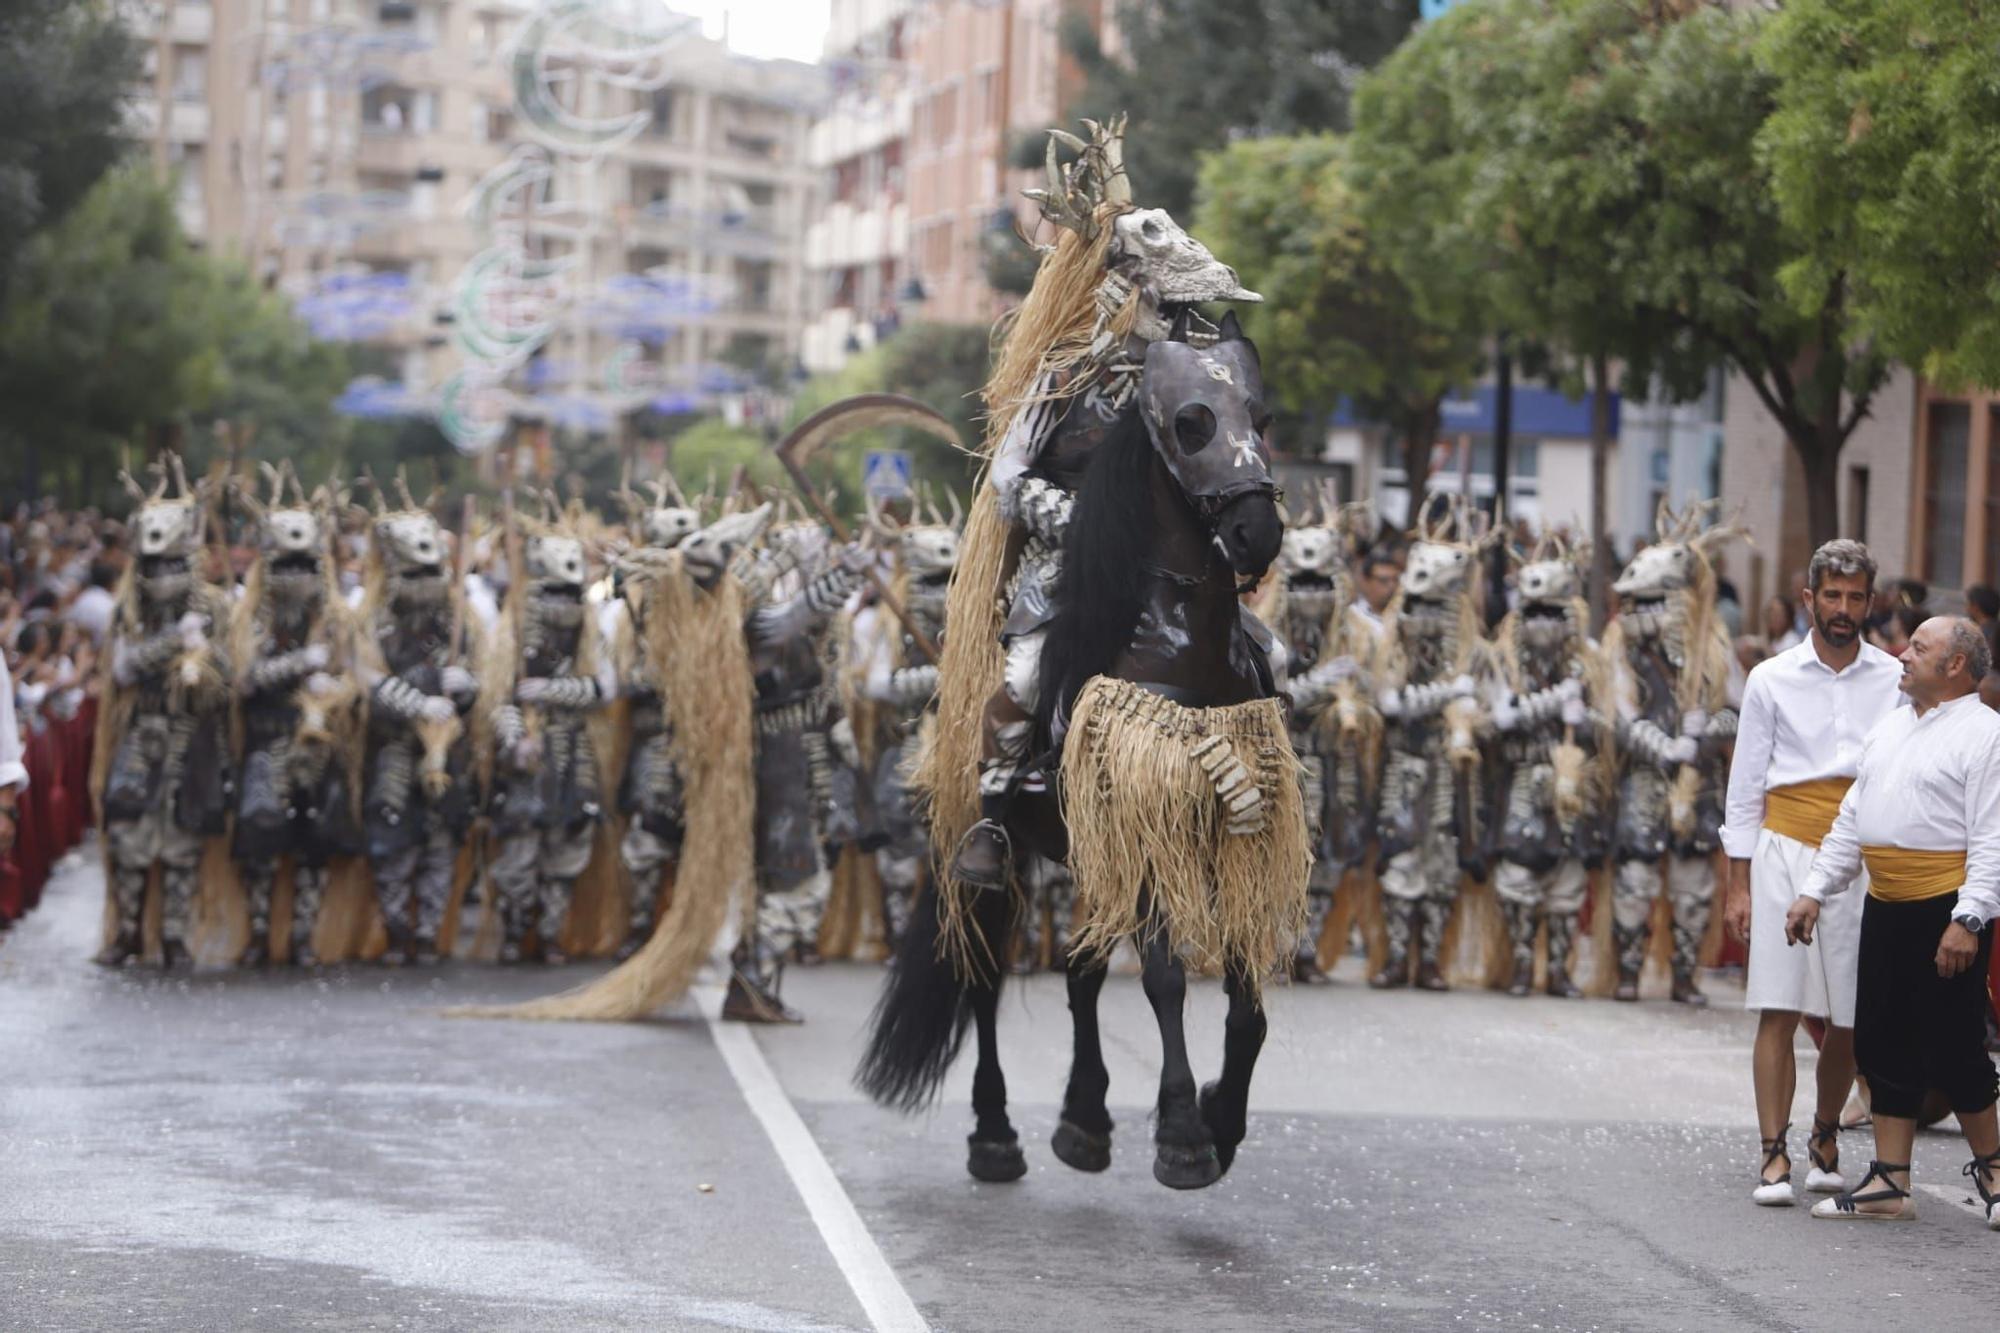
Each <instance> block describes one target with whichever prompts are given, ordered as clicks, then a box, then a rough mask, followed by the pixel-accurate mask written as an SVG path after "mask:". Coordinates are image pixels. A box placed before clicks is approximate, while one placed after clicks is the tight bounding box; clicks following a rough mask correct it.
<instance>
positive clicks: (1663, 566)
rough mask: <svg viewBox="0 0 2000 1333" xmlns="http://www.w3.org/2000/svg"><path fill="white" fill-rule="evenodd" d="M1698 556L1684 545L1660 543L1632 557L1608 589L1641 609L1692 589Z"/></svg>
mask: <svg viewBox="0 0 2000 1333" xmlns="http://www.w3.org/2000/svg"><path fill="white" fill-rule="evenodd" d="M1698 563H1699V561H1698V557H1697V556H1696V554H1695V552H1694V549H1693V548H1692V547H1691V546H1689V545H1688V544H1687V543H1685V542H1661V543H1659V544H1658V545H1656V546H1648V547H1647V548H1646V549H1645V550H1643V551H1641V552H1639V553H1638V554H1637V555H1635V556H1633V557H1632V563H1630V564H1628V565H1627V566H1625V572H1624V573H1622V574H1620V575H1619V576H1618V581H1617V582H1616V583H1614V584H1612V585H1611V590H1612V591H1613V592H1615V593H1617V594H1618V596H1619V597H1620V598H1622V599H1624V600H1625V601H1626V602H1627V603H1629V604H1631V605H1634V606H1642V605H1645V604H1647V603H1649V602H1660V601H1664V600H1665V599H1666V598H1667V597H1668V595H1670V594H1672V593H1676V592H1681V591H1683V590H1684V589H1687V588H1690V587H1692V586H1694V581H1695V577H1696V572H1697V569H1698Z"/></svg>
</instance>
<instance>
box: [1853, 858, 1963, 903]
mask: <svg viewBox="0 0 2000 1333" xmlns="http://www.w3.org/2000/svg"><path fill="white" fill-rule="evenodd" d="M1861 860H1862V862H1863V864H1865V865H1866V866H1867V867H1868V893H1869V896H1870V897H1874V898H1880V899H1881V900H1882V901H1883V902H1888V903H1914V902H1921V901H1923V900H1924V899H1926V898H1942V897H1943V896H1944V895H1945V894H1947V893H1957V892H1958V890H1959V888H1960V887H1961V886H1962V885H1963V884H1964V883H1965V853H1964V852H1920V851H1912V850H1911V849H1909V848H1908V847H1863V848H1862V849H1861Z"/></svg>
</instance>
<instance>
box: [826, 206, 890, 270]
mask: <svg viewBox="0 0 2000 1333" xmlns="http://www.w3.org/2000/svg"><path fill="white" fill-rule="evenodd" d="M909 230H910V228H909V210H908V209H907V208H906V207H905V206H904V205H903V204H902V203H901V202H900V201H898V202H896V203H892V204H886V205H883V204H876V205H872V206H857V205H856V204H852V203H844V204H843V203H836V204H831V205H829V206H828V207H827V209H826V212H825V213H824V214H822V215H821V216H820V218H819V219H818V220H817V221H815V222H814V223H813V224H812V226H810V227H809V228H807V230H806V267H807V268H812V269H829V268H846V267H848V266H849V265H851V264H874V263H879V262H881V261H882V260H884V259H896V258H900V257H901V256H902V255H904V254H905V253H907V251H908V249H909Z"/></svg>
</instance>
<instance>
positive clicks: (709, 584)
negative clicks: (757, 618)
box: [680, 501, 771, 588]
mask: <svg viewBox="0 0 2000 1333" xmlns="http://www.w3.org/2000/svg"><path fill="white" fill-rule="evenodd" d="M770 521H771V504H770V502H769V501H766V502H765V503H763V504H761V505H758V506H757V507H756V508H755V509H751V510H747V511H746V512H744V513H741V514H725V515H723V516H722V517H721V518H719V519H717V520H715V522H713V523H711V524H709V525H708V526H707V527H705V528H703V529H702V530H701V531H699V532H697V533H695V534H694V535H693V536H692V537H689V538H688V539H687V540H686V541H684V542H682V543H681V547H680V550H681V559H682V561H683V562H684V564H685V565H686V568H687V572H688V574H689V576H690V577H691V578H693V579H694V581H695V582H696V583H697V584H698V585H700V586H701V587H703V588H713V587H714V586H715V585H716V584H717V583H719V582H721V580H722V575H723V573H724V572H725V571H726V570H727V569H728V568H729V565H730V562H731V561H733V560H735V559H736V557H737V555H738V554H740V553H741V552H742V550H743V548H744V547H746V546H748V545H750V543H752V542H754V541H756V540H757V538H758V536H759V535H760V534H761V533H762V532H763V531H764V526H765V524H767V523H769V522H770Z"/></svg>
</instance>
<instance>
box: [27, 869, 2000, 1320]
mask: <svg viewBox="0 0 2000 1333" xmlns="http://www.w3.org/2000/svg"><path fill="white" fill-rule="evenodd" d="M100 892H101V890H100V882H99V880H98V877H97V873H96V870H95V868H94V866H93V865H89V864H83V865H79V866H77V867H74V868H72V869H71V870H69V871H68V872H67V873H65V874H64V875H63V876H61V877H60V878H59V879H58V880H57V881H56V882H55V883H54V884H53V885H52V886H51V889H50V893H49V898H48V900H47V901H46V902H45V904H44V905H43V907H42V908H41V910H40V911H39V912H37V913H36V914H35V915H33V916H31V917H30V918H29V919H28V920H27V921H25V922H24V923H22V924H21V925H20V926H19V927H17V928H16V929H15V931H14V932H13V933H12V935H10V936H8V937H6V938H5V940H4V941H3V942H0V1311H4V1315H0V1324H4V1325H5V1326H7V1327H18V1328H32V1329H50V1330H55V1329H98V1328H109V1327H120V1328H249V1329H281V1328H282V1329H295V1328H355V1329H376V1328H380V1329H399V1328H425V1329H434V1328H449V1329H550V1328H635V1329H637V1328H646V1329H659V1328H674V1329H679V1328H732V1329H772V1330H780V1329H782V1330H791V1329H821V1328H865V1327H868V1326H870V1324H871V1322H874V1323H878V1324H880V1325H882V1326H888V1327H898V1326H904V1323H910V1324H912V1325H913V1324H914V1322H915V1321H911V1320H909V1319H908V1316H909V1315H910V1314H911V1313H912V1312H914V1314H915V1315H916V1316H919V1317H920V1320H921V1321H922V1322H926V1323H928V1324H929V1325H930V1326H932V1327H935V1328H939V1329H962V1330H974V1329H979V1330H984V1329H1024V1330H1025V1329H1069V1328H1079V1327H1091V1326H1095V1327H1100V1328H1162V1329H1199V1330H1204V1331H1205V1333H1206V1331H1208V1330H1223V1329H1269V1328H1274V1327H1286V1328H1361V1329H1413V1330H1414V1329H1426V1330H1430V1329H1440V1328H1448V1327H1499V1328H1508V1329H1528V1328H1538V1329H1548V1330H1557V1329H1621V1330H1623V1329H1634V1330H1669V1329H1703V1330H1706V1329H1721V1328H1756V1329H1788V1328H1806V1327H1810V1328H1813V1329H1827V1330H1837V1329H1856V1330H1860V1329H1868V1330H1879V1329H1881V1328H1883V1327H1885V1326H1896V1325H1901V1326H1905V1327H1915V1328H1940V1329H1949V1328H1972V1327H1978V1326H1990V1324H1991V1322H1992V1320H1993V1318H1994V1314H1993V1311H1994V1308H1995V1290H1996V1281H1995V1279H1996V1277H1997V1276H2000V1236H1995V1235H1992V1234H1990V1233H1988V1232H1986V1231H1985V1230H1984V1229H1983V1228H1982V1227H1981V1226H1980V1224H1979V1221H1978V1219H1977V1217H1976V1215H1975V1214H1974V1213H1973V1212H1972V1211H1970V1210H1969V1209H1967V1208H1966V1207H1965V1206H1963V1205H1964V1201H1965V1199H1966V1192H1965V1190H1964V1189H1963V1188H1961V1186H1962V1185H1963V1184H1964V1182H1963V1180H1962V1179H1961V1177H1960V1175H1959V1168H1960V1166H1961V1165H1962V1163H1963V1161H1964V1158H1965V1156H1966V1153H1965V1151H1964V1146H1963V1144H1962V1142H1961V1141H1959V1140H1958V1139H1957V1137H1956V1135H1955V1134H1944V1133H1931V1134H1926V1135H1925V1136H1923V1138H1922V1140H1921V1141H1920V1143H1919V1146H1918V1154H1917V1175H1918V1179H1919V1180H1920V1181H1921V1182H1923V1183H1924V1184H1925V1185H1926V1186H1928V1187H1930V1188H1929V1189H1928V1191H1927V1192H1926V1193H1924V1194H1923V1195H1922V1196H1921V1206H1922V1217H1921V1218H1920V1220H1919V1221H1918V1222H1917V1223H1916V1224H1915V1225H1913V1226H1905V1227H1841V1226H1833V1225H1829V1224H1826V1223H1818V1222H1812V1221H1809V1220H1808V1218H1807V1216H1806V1214H1805V1211H1804V1210H1803V1209H1796V1210H1789V1211H1762V1210H1757V1209H1754V1208H1752V1207H1751V1206H1750V1204H1749V1203H1748V1200H1747V1187H1748V1184H1749V1182H1750V1176H1751V1171H1752V1169H1753V1167H1754V1163H1755V1155H1756V1154H1755V1142H1754V1138H1755V1136H1754V1131H1753V1129H1752V1128H1751V1126H1750V1122H1749V1114H1750V1111H1749V1069H1748V1055H1747V1047H1748V1041H1749V1035H1750V1027H1749V1023H1748V1021H1747V1019H1746V1017H1745V1016H1744V1015H1743V1014H1742V1013H1741V1012H1740V1010H1737V1009H1734V1008H1732V1007H1730V1005H1729V1004H1728V1003H1727V1002H1726V1000H1725V1002H1724V1003H1722V1004H1720V1005H1718V1007H1717V1008H1716V1009H1715V1010H1712V1011H1710V1012H1707V1013H1693V1012H1688V1011H1685V1010H1679V1009H1672V1008H1669V1007H1668V1006H1667V1005H1665V1004H1664V1003H1647V1004H1644V1005H1641V1006H1638V1007H1627V1006H1613V1005H1611V1004H1609V1003H1596V1002H1590V1003H1581V1002H1580V1003H1568V1004H1565V1003H1559V1002H1556V1001H1551V1000H1545V999H1535V1000H1530V1001H1510V1000H1508V999H1507V998H1505V997H1503V996H1495V995H1483V994H1481V995H1472V994H1454V995H1448V996H1431V995H1421V994H1407V993H1405V994H1393V995H1378V994H1375V993H1372V992H1369V991H1367V990H1366V989H1365V988H1363V987H1361V986H1360V985H1359V984H1358V983H1357V981H1356V979H1355V977H1354V976H1353V975H1352V974H1351V971H1350V969H1351V967H1352V964H1349V965H1348V966H1346V967H1343V969H1342V971H1341V984H1339V985H1336V986H1334V987H1331V988H1322V989H1315V990H1310V991H1303V990H1280V991H1277V992H1276V993H1274V994H1273V995H1272V997H1271V1002H1270V1007H1271V1025H1272V1036H1271V1041H1270V1044H1269V1046H1268V1047H1267V1048H1266V1054H1265V1057H1264V1060H1263V1063H1262V1064H1261V1066H1260V1067H1259V1070H1258V1078H1257V1085H1256V1088H1255V1090H1254V1093H1253V1098H1252V1117H1251V1125H1250V1138H1249V1140H1248V1142H1247V1143H1246V1144H1245V1145H1244V1147H1243V1150H1242V1153H1241V1155H1240V1157H1239V1158H1238V1162H1237V1165H1236V1168H1235V1170H1234V1171H1233V1172H1232V1173H1231V1174H1230V1176H1229V1177H1228V1178H1227V1179H1225V1180H1224V1181H1223V1182H1222V1183H1221V1184H1219V1185H1218V1186H1216V1187H1215V1188H1213V1189H1210V1190H1207V1191H1205V1192H1200V1193H1195V1194H1185V1195H1183V1194H1174V1193H1171V1192H1169V1191H1167V1190H1165V1189H1162V1188H1160V1187H1159V1186H1158V1185H1156V1184H1154V1182H1153V1180H1152V1177H1151V1174H1150V1164H1151V1152H1150V1143H1149V1130H1148V1126H1147V1111H1146V1108H1147V1107H1148V1105H1149V1104H1150V1101H1151V1097H1152V1089H1153V1085H1154V1078H1155V1076H1156V1069H1157V1039H1156V1037H1155V1034H1154V1028H1153V1024H1152V1021H1151V1018H1150V1015H1149V1014H1148V1012H1147V1010H1146V1007H1145V1001H1144V999H1143V997H1142V996H1141V994H1140V991H1139V987H1138V984H1137V981H1136V980H1135V979H1130V978H1116V979H1114V981H1113V983H1112V985H1111V986H1110V987H1109V988H1108V989H1107V992H1106V996H1105V1014H1106V1016H1105V1031H1106V1045H1107V1048H1108V1049H1107V1059H1108V1061H1109V1063H1110V1066H1111V1071H1112V1101H1113V1108H1114V1113H1115V1114H1117V1115H1118V1117H1119V1129H1118V1136H1117V1149H1116V1153H1117V1155H1116V1159H1115V1161H1114V1163H1113V1166H1112V1169H1111V1171H1110V1172H1109V1173H1107V1174H1106V1175H1104V1176H1101V1177H1086V1176H1081V1175H1078V1174H1075V1173H1073V1172H1071V1171H1069V1170H1068V1169H1067V1168H1066V1167H1064V1166H1062V1165H1061V1164H1060V1163H1058V1162H1057V1161H1056V1160H1055V1158H1054V1157H1053V1156H1052V1155H1051V1154H1050V1153H1049V1151H1048V1147H1047V1135H1048V1132H1049V1131H1050V1129H1051V1128H1052V1127H1053V1123H1054V1102H1055V1099H1056V1097H1057V1095H1058V1093H1059V1091H1060V1087H1061V1082H1062V1075H1063V1071H1064V1067H1065V1063H1066V1059H1067V1048H1068V1021H1067V1015H1066V1011H1065V1007H1064V1002H1063V994H1062V989H1061V985H1060V982H1059V980H1057V979H1054V978H1042V979H1037V980H1035V981H1034V982H1032V983H1031V984H1028V985H1026V986H1025V987H1021V988H1019V989H1017V990H1015V991H1014V992H1013V993H1012V994H1011V995H1010V996H1009V999H1008V1001H1007V1003H1006V1006H1005V1009H1004V1011H1003V1018H1002V1027H1003V1046H1004V1054H1005V1060H1006V1066H1007V1072H1008V1076H1009V1081H1010V1086H1011V1088H1012V1091H1013V1095H1014V1097H1015V1101H1016V1118H1017V1121H1018V1122H1019V1124H1020V1126H1021V1128H1022V1130H1023V1133H1024V1136H1025V1138H1026V1147H1027V1150H1028V1155H1029V1161H1030V1164H1031V1171H1030V1174H1029V1176H1028V1178H1027V1179H1026V1180H1024V1181H1021V1182H1019V1183H1018V1184H1014V1185H1008V1186H991V1185H979V1184H975V1183H973V1182H972V1181H971V1180H970V1179H969V1178H968V1177H967V1176H966V1175H965V1174H964V1168H963V1149H964V1134H965V1131H966V1130H967V1128H969V1114H968V1113H967V1111H966V1109H965V1108H966V1101H967V1097H968V1095H969V1092H968V1088H969V1081H970V1074H969V1068H962V1069H960V1070H959V1071H957V1072H956V1075H955V1078H954V1080H953V1083H952V1086H951V1088H950V1089H949V1090H948V1093H947V1097H946V1100H945V1102H944V1104H943V1106H942V1107H941V1109H940V1110H939V1111H937V1112H936V1113H935V1114H933V1115H931V1116H929V1117H927V1118H919V1119H915V1120H901V1119H897V1118H895V1117H893V1116H891V1115H889V1114H887V1113H884V1112H881V1111H877V1110H876V1109H874V1108H873V1107H872V1106H869V1105H867V1104H866V1103H864V1102H862V1101H860V1100H859V1099H858V1098H857V1096H856V1095H855V1094H854V1093H853V1091H852V1090H851V1089H850V1087H849V1086H848V1082H847V1076H848V1072H849V1069H850V1067H851V1065H852V1062H853V1058H854V1053H855V1050H856V1046H857V1041H858V1037H857V1033H858V1031H859V1029H860V1025H861V1023H862V1021H863V1019H864V1017H865V1015H866V1012H867V1008H868V1005H869V1003H870V1002H871V1001H872V999H873V996H874V993H875V988H876V985H877V982H878V979H879V974H878V973H877V972H876V971H874V970H873V969H867V968H859V967H847V966H829V967H825V968H822V969H818V970H815V971H810V972H799V973H795V974H794V975H793V976H792V977H791V978H790V979H789V982H788V988H787V996H788V998H789V999H791V1000H792V1001H793V1002H794V1003H795V1004H797V1005H799V1006H800V1007H801V1008H803V1009H805V1010H806V1011H807V1012H808V1013H809V1014H810V1015H811V1022H810V1023H809V1024H808V1025H806V1026H805V1027H802V1028H796V1029H784V1030H769V1031H758V1032H756V1033H754V1034H753V1033H747V1032H745V1031H744V1030H742V1029H734V1028H731V1029H726V1030H720V1031H718V1030H717V1029H715V1028H713V1027H712V1026H711V1025H710V1024H709V1023H708V1022H707V1021H706V1020H705V1019H704V1018H703V1017H702V1016H701V1014H700V1013H699V1012H698V1011H697V1010H696V1008H695V1007H694V1006H692V1005H691V1006H689V1007H688V1008H687V1009H686V1010H685V1011H684V1012H681V1013H677V1014H670V1015H667V1016H665V1017H663V1018H661V1019H659V1020H657V1021H653V1022H648V1023H643V1024H630V1025H623V1026H595V1027H585V1026H567V1025H537V1024H522V1023H490V1022H470V1021H461V1020H451V1019H446V1018H443V1017H441V1016H440V1015H439V1013H438V1010H439V1009H440V1008H441V1007H442V1006H444V1005H446V1004H448V1003H454V1002H458V1001H463V1000H475V1001H476V1000H490V999H503V998H514V997H523V996H528V995H532V994H539V993H542V992H544V991H545V990H547V989H549V988H551V986H552V985H554V984H556V983H557V982H559V981H569V980H575V979H578V978H581V977H582V976H584V975H587V974H588V972H589V969H587V968H584V967H577V968H572V969H567V970H565V972H564V973H562V974H560V975H558V976H551V975H550V974H547V973H544V972H538V971H533V970H512V971H504V972H503V971H497V970H494V969H490V968H484V967H467V966H447V967H443V968H440V969H436V970H434V971H431V972H414V971H413V972H402V973H385V972H382V971H380V970H377V969H373V968H344V969H335V970H331V971H329V972H327V973H326V974H324V975H322V976H316V977H299V976H296V975H293V974H289V973H283V972H280V973H275V974H269V975H244V976H237V975H226V974H214V975H210V974H203V975H200V976H198V977H195V978H193V979H185V978H183V979H176V980H172V981H165V982H162V981H160V980H158V979H157V978H156V977H154V976H152V975H150V974H131V975H118V976H114V975H107V974H104V973H102V972H99V971H98V970H97V969H95V968H92V967H90V966H89V965H88V964H87V963H86V962H85V961H84V959H85V958H86V956H87V955H88V954H89V952H90V951H91V949H92V948H93V947H94V943H95V931H96V925H97V920H98V910H99V905H100V901H101V899H100ZM1711 989H1712V990H1714V991H1715V992H1717V993H1718V995H1720V996H1727V989H1726V986H1725V985H1724V984H1723V983H1720V982H1717V983H1714V984H1713V985H1712V987H1711ZM1189 1008H1190V1020H1191V1021H1190V1040H1191V1048H1192V1050H1193V1051H1194V1052H1195V1054H1196V1063H1197V1071H1198V1073H1201V1072H1203V1071H1206V1073H1208V1074H1212V1072H1213V1070H1214V1068H1215V1065H1216V1063H1217V1061H1218V1060H1219V1054H1220V1049H1221V1032H1220V1027H1221V1014H1222V1003H1221V997H1220V994H1219V992H1218V990H1217V989H1216V988H1215V987H1213V986H1208V985H1203V986H1199V987H1197V988H1196V990H1195V993H1194V995H1193V996H1192V997H1191V999H1190V1006H1189ZM968 1064H969V1062H968ZM772 1074H775V1079H772V1078H771V1077H770V1076H771V1075H772ZM1801 1082H1802V1085H1804V1086H1809V1084H1810V1076H1809V1074H1804V1075H1802V1079H1801ZM794 1117H796V1118H794ZM1809 1118H1810V1108H1809V1106H1808V1105H1807V1104H1806V1103H1805V1102H1803V1101H1802V1102H1801V1103H1800V1105H1799V1108H1798V1113H1797V1116H1796V1119H1797V1120H1798V1121H1799V1123H1800V1124H1802V1125H1803V1124H1804V1123H1805V1122H1806V1121H1807V1120H1808V1119H1809ZM801 1122H802V1128H803V1131H804V1132H799V1131H800V1129H801ZM1795 1142H1797V1140H1795ZM1847 1155H1848V1160H1849V1162H1850V1163H1853V1164H1854V1165H1855V1166H1856V1167H1857V1168H1858V1167H1859V1166H1860V1165H1861V1164H1863V1163H1865V1161H1866V1159H1867V1157H1868V1155H1869V1149H1868V1142H1867V1138H1866V1136H1865V1134H1864V1135H1861V1136H1856V1137H1852V1138H1850V1139H1849V1140H1848V1142H1847ZM1800 1156H1801V1161H1803V1148H1802V1146H1801V1147H1800ZM827 1167H830V1168H831V1171H830V1173H829V1172H828V1171H827V1170H826V1168H827ZM1802 1178H1803V1177H1802V1176H1801V1179H1802ZM899 1320H901V1321H903V1322H902V1323H899Z"/></svg>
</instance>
